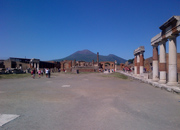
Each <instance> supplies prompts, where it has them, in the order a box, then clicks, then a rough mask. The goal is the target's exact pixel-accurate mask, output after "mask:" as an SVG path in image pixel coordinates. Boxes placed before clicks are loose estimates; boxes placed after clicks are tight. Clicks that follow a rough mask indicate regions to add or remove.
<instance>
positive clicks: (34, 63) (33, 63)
mask: <svg viewBox="0 0 180 130" xmlns="http://www.w3.org/2000/svg"><path fill="white" fill-rule="evenodd" d="M39 63H40V60H39V59H34V58H33V59H31V60H30V66H31V68H37V69H39Z"/></svg>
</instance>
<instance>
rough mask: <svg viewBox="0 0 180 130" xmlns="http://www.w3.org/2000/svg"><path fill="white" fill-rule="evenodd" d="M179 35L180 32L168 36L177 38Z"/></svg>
mask: <svg viewBox="0 0 180 130" xmlns="http://www.w3.org/2000/svg"><path fill="white" fill-rule="evenodd" d="M178 36H179V34H172V35H171V36H169V37H168V38H169V39H170V40H171V39H174V38H176V37H178Z"/></svg>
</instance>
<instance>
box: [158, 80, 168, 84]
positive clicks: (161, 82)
mask: <svg viewBox="0 0 180 130" xmlns="http://www.w3.org/2000/svg"><path fill="white" fill-rule="evenodd" d="M158 83H160V84H166V80H159V82H158Z"/></svg>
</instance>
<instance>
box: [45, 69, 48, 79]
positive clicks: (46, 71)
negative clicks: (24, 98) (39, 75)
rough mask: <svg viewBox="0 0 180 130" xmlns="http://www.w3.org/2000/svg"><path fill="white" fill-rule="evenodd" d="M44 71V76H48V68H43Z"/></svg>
mask: <svg viewBox="0 0 180 130" xmlns="http://www.w3.org/2000/svg"><path fill="white" fill-rule="evenodd" d="M45 73H46V78H47V77H48V69H47V68H46V69H45Z"/></svg>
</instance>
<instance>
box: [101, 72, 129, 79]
mask: <svg viewBox="0 0 180 130" xmlns="http://www.w3.org/2000/svg"><path fill="white" fill-rule="evenodd" d="M103 77H115V78H120V79H128V76H126V75H123V74H121V73H117V72H115V73H111V74H106V75H103Z"/></svg>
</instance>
